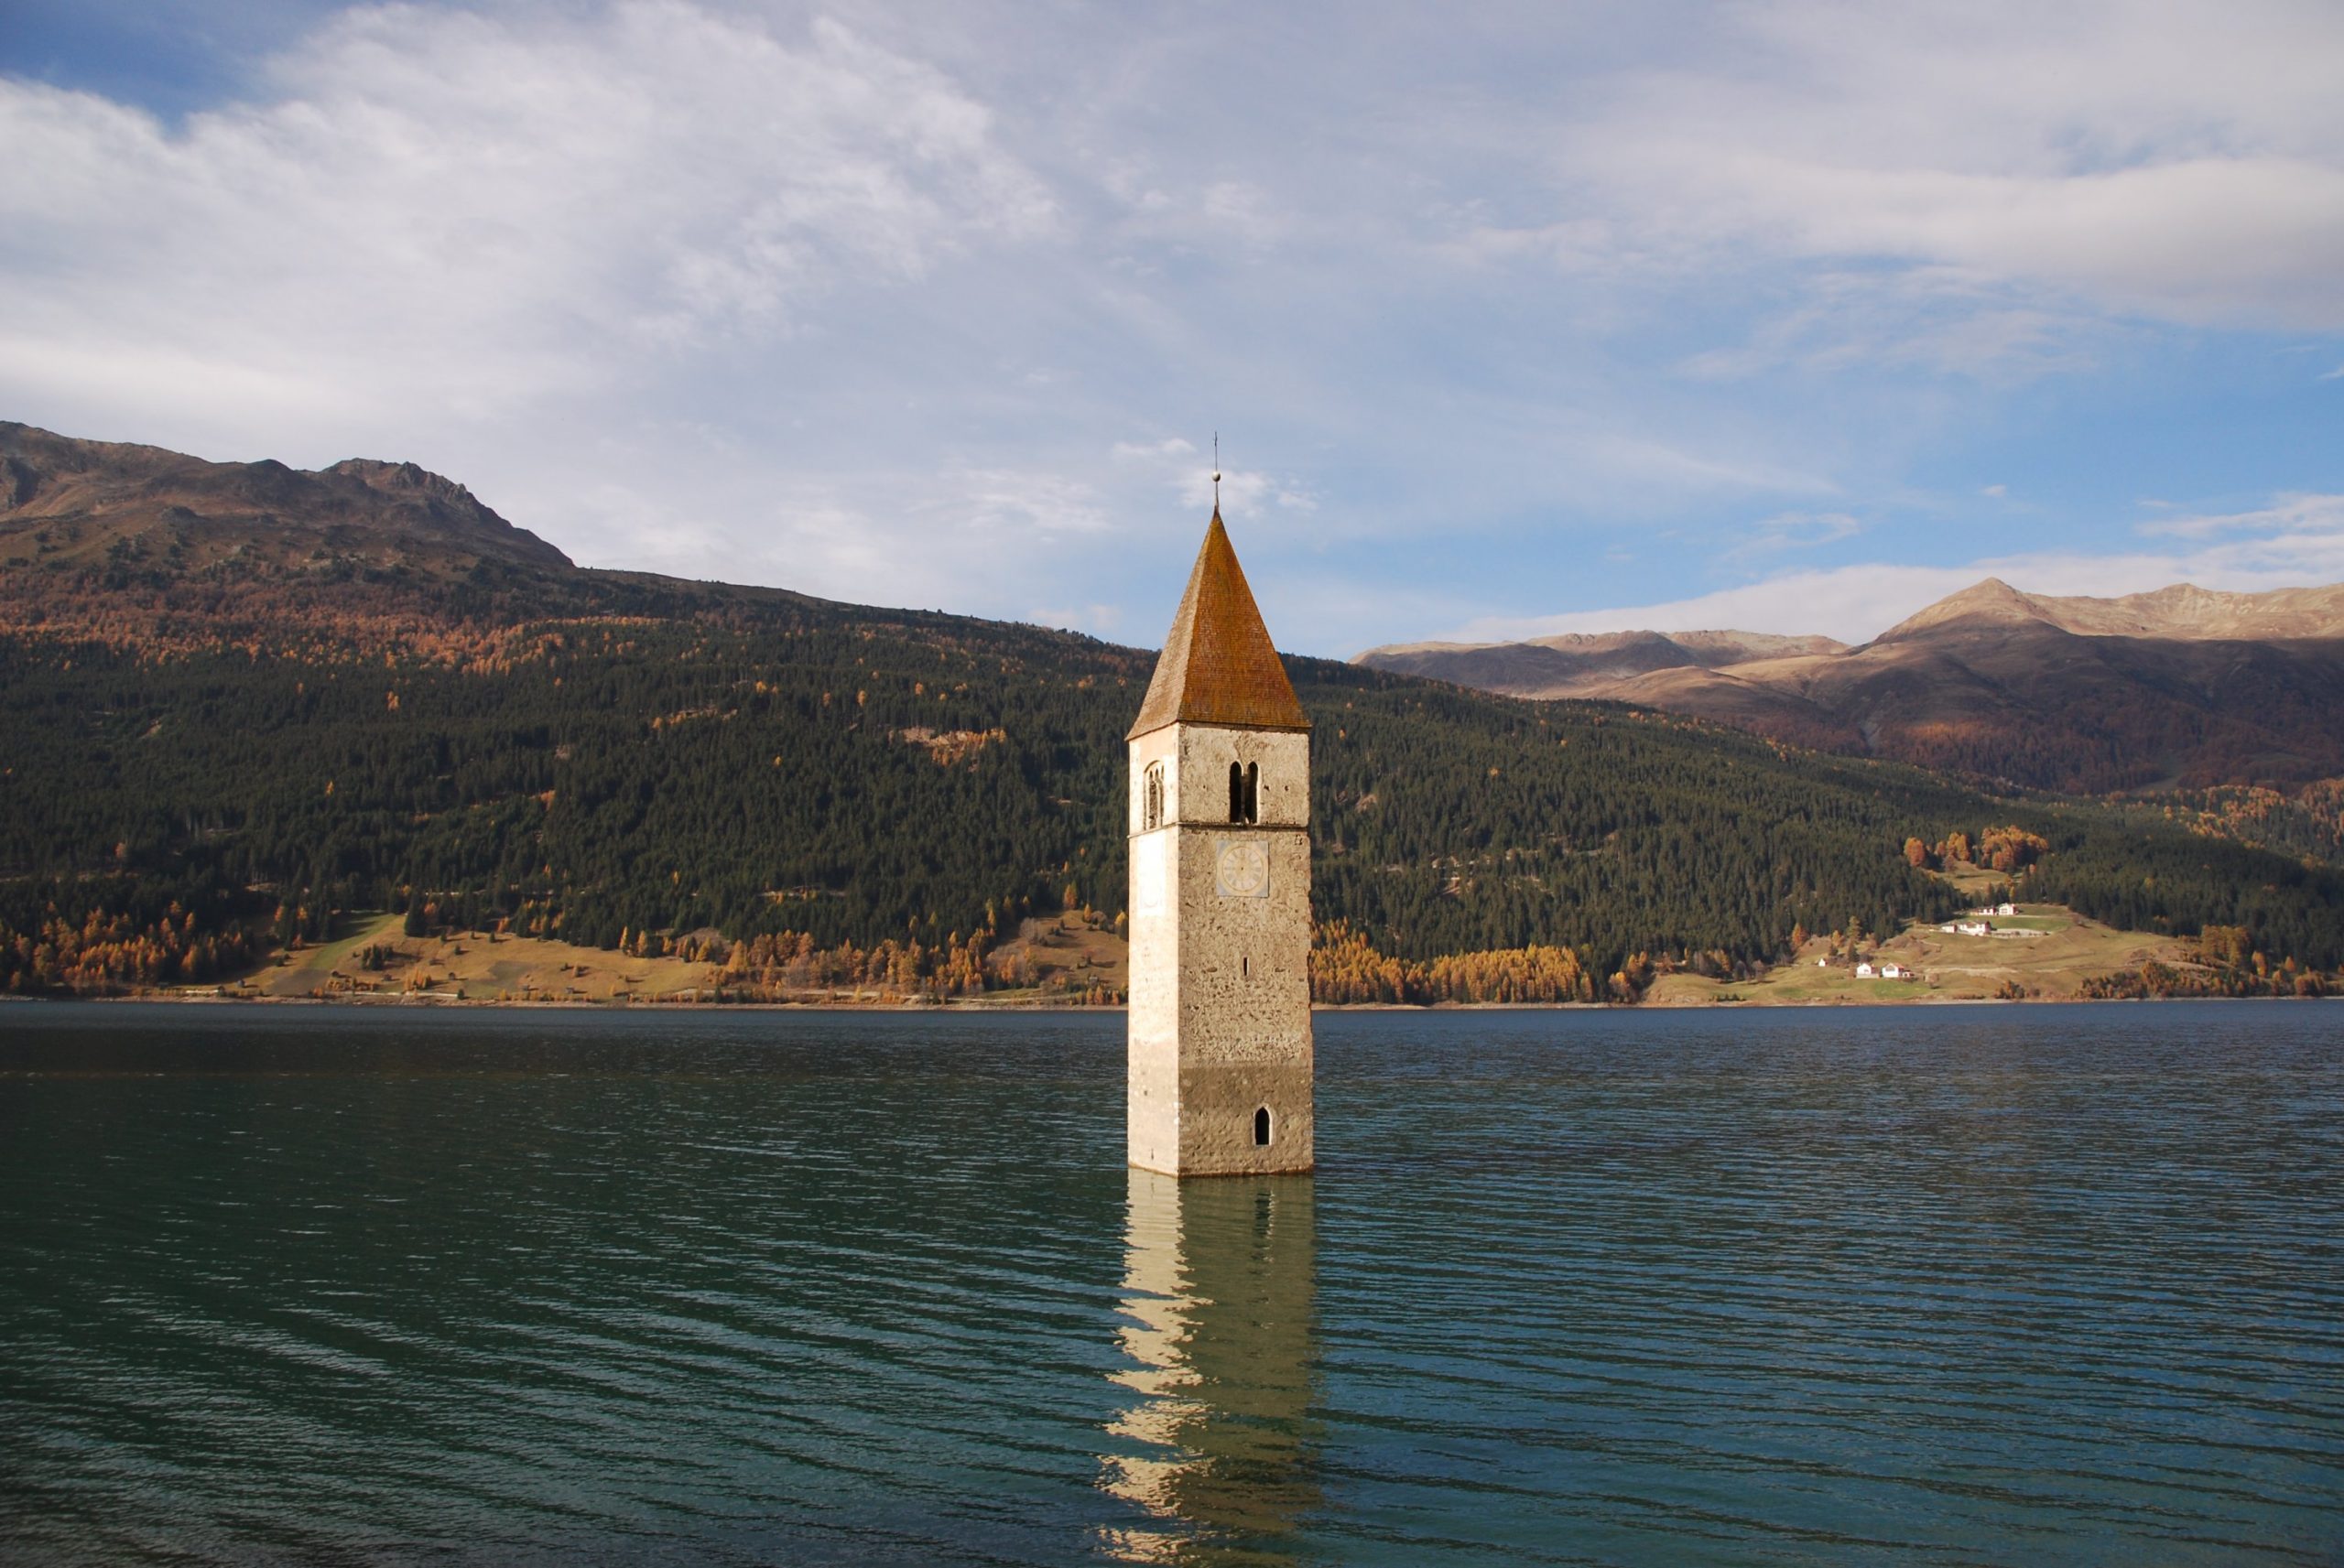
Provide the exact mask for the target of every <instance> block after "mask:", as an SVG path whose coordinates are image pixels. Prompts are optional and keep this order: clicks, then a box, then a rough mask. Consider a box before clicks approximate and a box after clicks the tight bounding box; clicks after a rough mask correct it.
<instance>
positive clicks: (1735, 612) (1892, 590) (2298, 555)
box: [1427, 495, 2344, 643]
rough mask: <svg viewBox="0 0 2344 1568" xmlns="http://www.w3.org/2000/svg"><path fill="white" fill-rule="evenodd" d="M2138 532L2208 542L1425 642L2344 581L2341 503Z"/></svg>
mask: <svg viewBox="0 0 2344 1568" xmlns="http://www.w3.org/2000/svg"><path fill="white" fill-rule="evenodd" d="M2138 532H2139V533H2140V534H2142V535H2150V536H2177V537H2182V538H2188V539H2197V540H2209V541H2213V542H2210V543H2205V544H2201V545H2199V546H2197V547H2196V548H2192V549H2188V550H2185V551H2176V552H2168V551H2159V550H2149V549H2132V550H2124V551H2119V552H2112V553H2110V554H2106V555H2097V554H2088V553H2084V552H2079V551H2073V550H2043V551H2035V552H2028V553H2024V554H2017V555H2008V556H1998V557H1985V558H1981V559H1978V560H1974V561H1970V562H1969V563H1967V564H1964V565H1959V566H1898V565H1893V564H1889V563H1883V562H1877V561H1868V562H1861V563H1854V564H1850V565H1848V566H1844V567H1835V568H1825V569H1812V570H1804V571H1794V572H1785V573H1781V574H1778V575H1776V576H1774V577H1771V578H1768V579H1766V580H1764V581H1763V582H1757V583H1751V584H1748V585H1746V586H1743V587H1740V588H1731V589H1720V591H1718V592H1715V593H1706V594H1702V595H1699V596H1698V597H1697V598H1691V599H1680V600H1667V601H1665V602H1661V603H1655V604H1644V605H1638V606H1633V607H1630V608H1623V609H1618V610H1595V611H1574V612H1571V613H1568V614H1563V615H1544V616H1513V617H1506V616H1485V617H1482V618H1481V619H1478V620H1474V621H1470V622H1466V623H1465V624H1464V625H1462V626H1461V627H1459V628H1458V629H1456V630H1454V631H1451V632H1446V633H1438V635H1437V636H1436V637H1434V638H1431V639H1427V640H1429V641H1440V642H1456V643H1489V642H1519V641H1523V640H1525V639H1527V638H1532V637H1551V636H1556V635H1558V634H1560V633H1569V632H1622V631H1653V632H1698V631H1715V630H1720V629H1731V630H1735V631H1742V632H1777V633H1786V634H1791V635H1800V634H1806V633H1822V634H1824V635H1826V636H1830V637H1837V638H1839V640H1840V641H1842V642H1848V643H1861V642H1864V641H1866V640H1868V639H1870V638H1872V637H1875V636H1877V635H1879V634H1880V633H1883V632H1884V631H1886V630H1887V629H1888V628H1889V627H1891V626H1893V625H1894V624H1895V623H1896V622H1899V621H1902V620H1904V619H1905V617H1906V616H1908V615H1911V614H1912V613H1913V612H1914V611H1917V610H1920V609H1922V608H1924V607H1926V606H1927V605H1929V604H1931V603H1934V602H1935V601H1936V600H1940V599H1943V598H1944V597H1946V596H1947V595H1948V594H1950V593H1956V592H1959V590H1960V589H1965V588H1968V587H1970V585H1971V584H1972V583H1975V582H1978V581H1979V580H1980V579H1984V578H1989V577H1994V578H2001V579H2003V580H2004V581H2006V582H2008V583H2010V584H2012V585H2013V587H2015V588H2019V589H2024V590H2025V591H2027V592H2030V593H2045V594H2054V595H2086V596H2090V597H2095V598H2108V597H2114V596H2121V595H2123V594H2127V593H2144V592H2148V591H2150V590H2151V589H2159V588H2164V587H2166V586H2167V585H2169V584H2172V583H2176V582H2192V583H2196V584H2197V585H2198V586H2199V587H2200V588H2213V589H2231V590H2236V591H2246V592H2252V591H2259V590H2262V589H2273V588H2287V587H2294V586H2298V585H2301V584H2304V583H2325V582H2336V581H2344V495H2285V496H2278V497H2274V498H2273V502H2272V504H2271V505H2269V506H2267V507H2261V508H2257V509H2254V510H2252V511H2248V512H2239V513H2229V514H2208V515H2200V516H2191V517H2185V518H2177V519H2172V520H2164V519H2160V520H2158V521H2155V522H2152V523H2148V524H2142V525H2141V526H2140V528H2139V529H2138Z"/></svg>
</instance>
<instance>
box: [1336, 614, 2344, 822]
mask: <svg viewBox="0 0 2344 1568" xmlns="http://www.w3.org/2000/svg"><path fill="white" fill-rule="evenodd" d="M1788 641H1789V640H1770V641H1763V642H1762V641H1759V640H1757V639H1756V638H1755V637H1753V636H1750V635H1748V634H1735V633H1676V634H1674V635H1669V636H1664V635H1662V634H1660V633H1614V634H1612V636H1610V637H1606V638H1594V639H1568V640H1567V639H1547V640H1546V641H1543V642H1539V643H1500V644H1492V645H1487V646H1468V645H1456V644H1414V645H1407V646H1399V647H1391V648H1375V649H1371V650H1369V651H1368V652H1367V653H1365V654H1361V655H1360V656H1359V659H1358V661H1357V662H1359V663H1361V664H1362V665H1368V666H1369V667H1372V668H1378V669H1390V670H1405V671H1406V672H1408V673H1410V674H1414V675H1419V676H1430V677H1433V678H1437V679H1444V680H1450V681H1454V682H1456V683H1458V684H1460V685H1463V686H1470V687H1476V688H1478V689H1481V690H1485V691H1492V692H1502V693H1505V694H1508V695H1512V696H1519V697H1599V698H1608V699H1612V700H1617V701H1623V702H1632V703H1636V704H1639V705H1642V706H1648V707H1653V708H1663V709H1666V710H1668V711H1671V712H1677V713H1685V714H1692V715H1697V716H1698V717H1701V718H1705V719H1714V720H1717V721H1719V722H1722V723H1728V724H1733V725H1736V726H1739V727H1741V728H1744V729H1749V730H1756V731H1758V732H1760V733H1762V734H1767V735H1772V736H1774V737H1776V738H1778V739H1782V740H1785V741H1793V742H1795V743H1797V744H1800V745H1807V746H1814V747H1817V748H1819V749H1824V750H1830V751H1838V752H1851V753H1855V754H1859V755H1870V756H1878V757H1885V758H1894V759H1896V760H1899V761H1904V762H1915V763H1918V764H1921V765H1924V766H1927V767H1932V768H1938V769H1950V770H1954V771H1958V772H1960V773H1967V774H1970V775H1975V776H1979V777H1983V778H1987V779H1991V780H1998V781H2002V782H2005V783H2008V784H2017V785H2021V786H2024V787H2029V788H2038V789H2052V790H2062V791H2068V792H2087V793H2100V792H2105V791H2111V790H2123V789H2143V788H2169V787H2176V786H2181V787H2192V788H2202V787H2208V786H2216V785H2257V784H2260V785H2284V786H2298V785H2302V784H2306V783H2309V782H2311V781H2314V780H2318V779H2323V778H2330V777H2334V776H2336V775H2338V774H2344V585H2338V586H2335V587H2328V588H2303V589H2276V590H2274V591H2272V592H2268V593H2258V594H2246V593H2218V592H2214V591H2211V590H2209V589H2201V588H2198V587H2195V586H2193V585H2190V584H2187V583H2177V584H2176V585H2174V586H2173V587H2170V588H2165V589H2158V590H2157V591H2155V592H2154V593H2140V594H2132V595H2129V596H2127V597H2124V598H2122V599H2089V598H2053V597H2050V596H2047V595H2040V594H2029V593H2024V592H2022V591H2020V590H2019V589H2014V588H2013V587H2011V586H2010V585H2009V584H2007V583H2004V582H2002V581H2000V580H1998V579H1991V578H1990V579H1987V580H1985V581H1983V582H1980V583H1978V584H1977V585H1975V586H1974V587H1971V588H1968V589H1963V590H1962V591H1961V592H1959V593H1957V594H1954V595H1953V596H1951V597H1950V598H1948V599H1945V600H1940V601H1938V602H1937V603H1936V604H1933V605H1931V606H1929V607H1928V608H1927V609H1926V610H1924V611H1920V612H1919V613H1918V614H1916V615H1914V616H1912V617H1911V618H1909V619H1907V620H1905V622H1901V623H1899V624H1898V625H1896V626H1894V627H1893V628H1891V629H1890V630H1889V631H1887V632H1885V633H1882V634H1881V635H1880V636H1879V637H1877V638H1875V639H1873V640H1872V642H1870V643H1865V644H1863V645H1862V646H1860V647H1853V648H1850V647H1845V646H1842V645H1839V644H1836V643H1829V642H1828V640H1825V639H1815V640H1812V642H1811V643H1810V645H1809V646H1807V647H1805V648H1794V647H1791V646H1785V645H1784V644H1785V643H1786V642H1788ZM1557 644H1566V645H1564V646H1560V647H1558V646H1557ZM1598 644H1601V645H1600V646H1598ZM1712 648H1723V649H1725V650H1727V651H1728V652H1729V653H1730V654H1734V655H1736V656H1732V657H1730V658H1721V657H1717V656H1714V655H1712V654H1709V649H1712ZM1680 655H1681V656H1680Z"/></svg>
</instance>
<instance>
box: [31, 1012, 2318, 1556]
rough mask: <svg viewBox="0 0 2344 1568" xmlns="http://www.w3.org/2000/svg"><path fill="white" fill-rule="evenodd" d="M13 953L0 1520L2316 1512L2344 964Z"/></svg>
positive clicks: (324, 1540) (559, 1546)
mask: <svg viewBox="0 0 2344 1568" xmlns="http://www.w3.org/2000/svg"><path fill="white" fill-rule="evenodd" d="M1122 1041H1123V1021H1122V1019H1121V1017H1120V1016H1119V1015H1113V1014H1092V1015H1073V1016H1047V1015H1031V1014H1026V1015H1011V1016H993V1017H968V1016H962V1015H959V1014H944V1015H938V1014H927V1015H909V1016H907V1015H900V1014H896V1015H882V1014H843V1015H841V1014H827V1015H826V1014H808V1013H788V1012H738V1013H705V1012H702V1013H657V1014H651V1013H645V1012H594V1013H589V1012H558V1013H557V1012H507V1013H486V1012H478V1011H464V1012H426V1011H380V1012H376V1011H328V1010H314V1009H244V1008H215V1009H193V1008H179V1009H163V1008H156V1007H145V1008H141V1007H131V1006H110V1007H100V1006H85V1007H62V1006H18V1007H0V1558H5V1559H6V1560H8V1561H12V1562H13V1561H28V1562H49V1561H55V1562H65V1563H71V1562H81V1561H90V1562H109V1563H113V1562H157V1563H161V1562H169V1563H272V1562H285V1563H293V1562H300V1563H404V1562H422V1561H429V1562H432V1563H456V1564H471V1563H483V1564H485V1563H537V1562H543V1563H555V1562H561V1563H570V1562H577V1561H591V1562H608V1563H1085V1562H1100V1561H1119V1560H1120V1561H1131V1562H1143V1563H1152V1562H1172V1563H1264V1564H1275V1563H1406V1564H1441V1563H1579V1562H1587V1563H1883V1562H1912V1563H2027V1564H2037V1563H2259V1562H2272V1563H2285V1562H2313V1563H2317V1562H2335V1561H2337V1560H2338V1558H2339V1554H2344V1503H2339V1499H2340V1498H2344V1180H2339V1175H2344V1007H2339V1006H2334V1005H2328V1004H2301V1005H2295V1004H2266V1005H2256V1004H2210V1005H2186V1004H2174V1005H2133V1006H2108V1007H2100V1008H2057V1007H2034V1006H2030V1007H2024V1008H1970V1009H1942V1010H1922V1009H1912V1008H1905V1009H1883V1010H1846V1011H1774V1012H1755V1011H1751V1012H1743V1011H1706V1012H1694V1013H1687V1012H1670V1013H1634V1012H1602V1011H1574V1012H1501V1013H1471V1012H1448V1013H1436V1014H1418V1013H1351V1014H1336V1015H1321V1017H1320V1020H1319V1042H1320V1098H1319V1105H1320V1110H1319V1154H1320V1159H1321V1162H1322V1163H1321V1167H1320V1169H1319V1173H1318V1174H1317V1175H1316V1176H1314V1177H1287V1178H1280V1179H1275V1180H1258V1181H1257V1180H1243V1179H1238V1180H1222V1181H1211V1182H1201V1183H1199V1182H1190V1183H1188V1184H1172V1183H1169V1182H1166V1181H1162V1180H1160V1179H1156V1178H1153V1177H1144V1176H1140V1175H1135V1174H1132V1173H1126V1171H1125V1170H1124V1168H1123V1160H1122V1149H1123V1141H1122V1140H1123V1127H1122V1105H1123V1101H1122V1073H1123V1061H1122V1049H1123V1045H1122Z"/></svg>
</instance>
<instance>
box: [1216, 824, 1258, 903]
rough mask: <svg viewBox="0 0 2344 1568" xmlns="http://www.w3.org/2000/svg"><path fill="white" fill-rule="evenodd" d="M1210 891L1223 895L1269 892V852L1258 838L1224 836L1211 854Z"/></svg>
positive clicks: (1253, 895) (1247, 895) (1234, 896)
mask: <svg viewBox="0 0 2344 1568" xmlns="http://www.w3.org/2000/svg"><path fill="white" fill-rule="evenodd" d="M1212 879H1213V891H1214V892H1218V893H1219V894H1221V897H1223V898H1267V897H1269V896H1270V852H1269V850H1268V849H1267V848H1266V847H1264V844H1263V843H1262V841H1261V840H1260V839H1259V838H1224V839H1222V840H1221V852H1220V853H1219V854H1218V855H1216V856H1215V857H1214V858H1213V868H1212Z"/></svg>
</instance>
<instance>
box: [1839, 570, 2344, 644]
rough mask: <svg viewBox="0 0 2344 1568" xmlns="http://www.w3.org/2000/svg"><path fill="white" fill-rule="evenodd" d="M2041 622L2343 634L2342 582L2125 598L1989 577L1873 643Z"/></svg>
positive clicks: (2193, 633)
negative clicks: (1946, 629) (1945, 629)
mask: <svg viewBox="0 0 2344 1568" xmlns="http://www.w3.org/2000/svg"><path fill="white" fill-rule="evenodd" d="M1963 623H1967V624H1970V625H1981V624H2002V625H2021V624H2040V625H2045V626H2050V627H2055V628H2056V629H2057V630H2059V631H2062V632H2067V633H2072V634H2074V635H2076V636H2078V637H2157V638H2169V639H2173V640H2176V641H2182V642H2202V641H2208V640H2215V639H2219V640H2225V641H2231V642H2269V641H2273V640H2275V639H2295V638H2305V637H2310V638H2336V637H2344V583H2332V584H2330V585H2328V587H2326V588H2277V589H2270V590H2268V591H2267V592H2263V593H2224V592H2222V591H2220V590H2219V589H2210V588H2199V587H2198V585H2197V584H2195V583H2187V582H2176V583H2173V584H2171V585H2169V586H2167V587H2165V588H2160V589H2155V590H2154V591H2153V592H2149V593H2128V594H2126V595H2124V596H2123V597H2122V598H2121V599H2093V598H2089V597H2084V596H2080V595H2078V596H2074V597H2068V598H2058V597H2054V596H2053V595H2050V594H2043V593H2024V592H2021V591H2020V590H2019V589H2015V588H2013V587H2012V586H2011V585H2010V584H2008V583H2006V582H2004V581H2002V579H2000V578H1991V577H1990V578H1988V579H1985V580H1984V581H1982V582H1979V583H1976V584H1973V585H1972V586H1970V587H1969V588H1965V589H1962V590H1961V591H1960V592H1959V593H1957V594H1954V595H1952V596H1950V597H1949V598H1946V599H1941V600H1937V602H1936V603H1935V604H1932V605H1930V606H1929V607H1928V608H1927V609H1926V610H1923V611H1918V612H1916V613H1915V614H1913V615H1910V616H1907V617H1906V618H1905V620H1903V621H1900V622H1897V623H1896V624H1895V625H1894V626H1892V627H1890V628H1889V629H1888V630H1887V631H1885V632H1883V633H1881V634H1880V635H1879V636H1878V637H1875V638H1874V639H1872V641H1873V642H1875V643H1890V642H1897V641H1901V640H1905V639H1909V638H1912V637H1915V636H1918V635H1920V634H1922V633H1926V632H1928V631H1931V630H1934V629H1936V628H1937V627H1942V626H1950V625H1957V624H1963Z"/></svg>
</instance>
